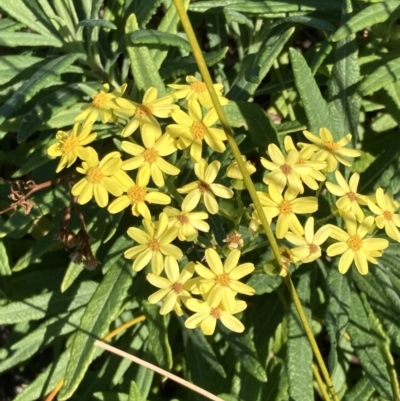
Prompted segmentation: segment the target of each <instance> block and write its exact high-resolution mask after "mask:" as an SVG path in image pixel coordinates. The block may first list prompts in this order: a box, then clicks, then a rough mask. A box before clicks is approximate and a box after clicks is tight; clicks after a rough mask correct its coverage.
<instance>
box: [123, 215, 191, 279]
mask: <svg viewBox="0 0 400 401" xmlns="http://www.w3.org/2000/svg"><path fill="white" fill-rule="evenodd" d="M143 226H144V231H143V230H140V229H139V228H136V227H130V228H129V229H128V235H129V236H130V237H131V238H132V239H133V240H134V241H136V242H137V243H138V244H139V245H137V246H134V247H133V248H129V249H127V250H126V251H125V253H124V256H125V257H126V258H127V259H134V260H135V261H134V262H133V265H132V268H133V270H135V271H137V272H138V271H140V270H142V269H143V268H144V267H145V266H147V265H148V264H149V263H150V262H151V270H152V272H153V273H154V274H155V275H157V276H159V275H160V274H161V272H162V271H163V270H164V256H172V257H173V258H174V259H176V260H180V259H182V258H183V253H182V251H181V250H180V249H179V248H178V247H177V246H175V245H172V244H171V242H172V241H173V240H174V239H175V238H176V236H177V234H178V228H177V227H170V228H168V216H167V215H166V214H165V213H161V214H160V219H159V221H158V222H157V223H153V222H152V221H150V220H147V219H144V220H143Z"/></svg>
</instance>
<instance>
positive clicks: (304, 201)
mask: <svg viewBox="0 0 400 401" xmlns="http://www.w3.org/2000/svg"><path fill="white" fill-rule="evenodd" d="M268 190H269V193H268V194H266V193H264V192H257V195H258V197H259V199H260V202H261V205H262V206H263V210H264V213H265V216H266V217H267V219H269V220H271V219H273V218H274V217H277V216H278V221H277V223H276V237H277V238H283V237H285V235H286V234H287V232H288V231H289V229H290V230H291V231H292V232H293V233H294V234H298V235H303V233H304V230H303V227H302V225H301V224H300V222H299V220H298V218H297V216H296V214H309V213H314V212H316V211H317V209H318V200H317V198H315V197H313V196H305V197H302V198H297V193H295V192H293V191H291V190H290V189H287V190H286V191H285V194H284V195H283V196H282V194H281V193H280V192H279V191H278V189H277V187H276V186H275V185H274V184H273V183H271V184H270V185H269V188H268Z"/></svg>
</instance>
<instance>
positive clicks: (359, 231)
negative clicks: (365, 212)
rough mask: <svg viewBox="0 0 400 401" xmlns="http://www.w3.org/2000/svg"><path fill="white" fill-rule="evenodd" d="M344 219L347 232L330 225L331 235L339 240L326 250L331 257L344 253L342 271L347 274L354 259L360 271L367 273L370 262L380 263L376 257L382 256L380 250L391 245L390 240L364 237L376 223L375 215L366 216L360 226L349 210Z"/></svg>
mask: <svg viewBox="0 0 400 401" xmlns="http://www.w3.org/2000/svg"><path fill="white" fill-rule="evenodd" d="M344 220H345V223H346V229H347V232H346V231H344V230H342V229H341V228H339V227H336V226H333V225H331V226H330V227H331V233H330V236H331V237H332V238H334V239H336V240H338V241H339V242H336V243H335V244H332V245H330V246H329V247H328V249H327V251H326V252H327V254H328V256H331V257H332V256H336V255H340V254H342V256H341V257H340V260H339V271H340V273H342V274H345V273H346V272H347V270H349V267H350V265H351V264H352V263H353V261H354V262H355V264H356V267H357V270H358V271H359V273H360V274H363V275H364V274H367V273H368V262H371V263H374V264H378V261H377V260H376V259H375V258H376V257H380V256H382V252H380V251H382V250H383V249H386V248H387V247H388V246H389V241H388V240H386V239H384V238H364V237H365V236H366V235H367V233H368V231H369V230H370V228H371V227H372V225H373V224H374V218H373V216H368V217H366V218H365V220H364V221H363V222H362V223H361V224H360V225H359V226H358V227H357V222H356V217H355V215H354V213H351V212H347V213H346V214H345V216H344Z"/></svg>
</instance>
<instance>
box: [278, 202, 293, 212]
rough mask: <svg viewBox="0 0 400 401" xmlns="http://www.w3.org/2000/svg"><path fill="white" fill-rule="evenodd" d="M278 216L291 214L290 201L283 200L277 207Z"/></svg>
mask: <svg viewBox="0 0 400 401" xmlns="http://www.w3.org/2000/svg"><path fill="white" fill-rule="evenodd" d="M278 209H279V214H290V213H292V205H291V204H290V201H288V200H286V199H284V200H283V201H282V202H281V203H280V204H279V205H278Z"/></svg>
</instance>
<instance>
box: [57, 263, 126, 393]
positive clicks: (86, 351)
mask: <svg viewBox="0 0 400 401" xmlns="http://www.w3.org/2000/svg"><path fill="white" fill-rule="evenodd" d="M131 283H132V274H131V272H130V269H127V268H126V263H125V260H124V259H123V258H121V259H120V260H119V262H117V263H116V264H115V265H114V266H113V267H112V268H111V269H109V270H108V272H107V274H106V275H105V277H104V278H103V280H102V282H101V283H100V284H99V286H98V287H97V290H96V292H95V293H94V294H93V297H92V298H91V299H90V301H89V303H88V305H87V307H86V310H85V313H84V315H83V316H82V319H81V322H80V331H79V332H77V333H76V334H75V336H74V341H73V343H72V346H71V358H70V360H69V362H68V366H67V370H66V373H65V381H64V385H63V387H62V389H61V391H60V394H59V399H60V400H66V399H68V398H69V397H71V396H72V394H73V393H74V392H75V390H76V388H77V387H78V385H79V383H80V382H81V381H82V379H83V377H84V375H85V372H86V370H87V369H88V367H89V365H90V363H91V362H92V358H93V355H94V353H95V350H96V347H95V345H94V340H96V339H98V338H102V337H104V335H105V334H106V333H107V330H108V327H109V325H110V323H111V322H113V321H114V320H115V319H116V317H117V316H118V314H119V313H120V308H121V305H122V302H123V301H124V299H125V297H126V295H127V291H128V289H129V287H130V286H131Z"/></svg>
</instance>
